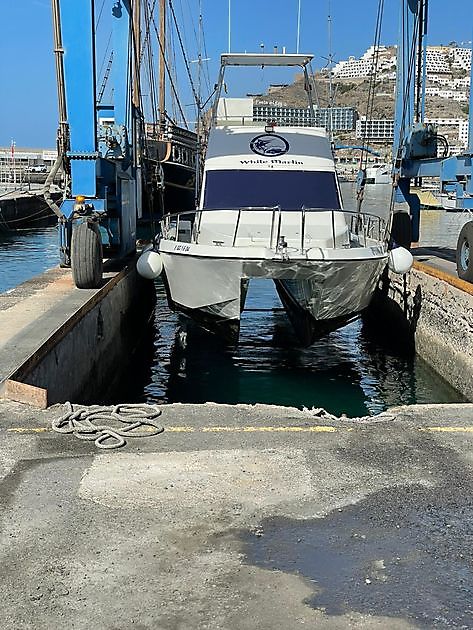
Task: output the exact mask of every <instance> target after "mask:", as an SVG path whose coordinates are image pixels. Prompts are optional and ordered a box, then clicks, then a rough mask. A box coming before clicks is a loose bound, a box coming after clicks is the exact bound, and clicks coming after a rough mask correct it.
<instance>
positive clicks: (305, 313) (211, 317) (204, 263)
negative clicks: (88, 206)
mask: <svg viewBox="0 0 473 630" xmlns="http://www.w3.org/2000/svg"><path fill="white" fill-rule="evenodd" d="M160 253H161V256H162V258H163V263H164V269H165V284H166V289H167V292H168V299H169V303H170V305H171V307H172V308H173V309H174V310H177V311H180V312H182V313H184V314H186V315H188V316H190V317H191V318H192V319H194V320H196V321H197V322H199V323H200V324H201V325H203V326H204V327H205V328H206V329H208V330H211V331H212V332H221V331H225V333H224V336H225V337H227V338H232V339H235V337H236V338H237V337H238V332H239V322H240V313H241V310H242V307H243V304H244V295H242V283H243V285H244V286H246V285H245V283H247V281H248V280H249V279H251V278H268V279H272V280H274V281H275V283H276V288H277V291H278V293H279V295H280V297H281V301H282V303H283V306H284V307H285V309H286V312H287V314H288V317H289V319H290V321H291V323H292V324H293V327H294V329H295V331H296V334H297V335H298V337H299V339H300V341H301V343H303V344H304V345H310V344H311V343H313V341H314V340H315V339H317V338H319V337H321V336H323V335H325V334H327V333H328V332H330V331H332V330H334V329H337V328H340V327H341V326H343V325H345V324H346V323H347V322H349V321H350V320H351V319H353V318H354V317H356V316H357V315H358V314H359V313H360V312H361V311H363V310H364V309H365V308H366V307H367V306H368V304H369V302H370V300H371V297H372V295H373V293H374V291H375V289H376V286H377V282H378V279H379V277H380V275H381V273H382V271H383V269H384V267H385V265H386V256H385V255H380V256H376V257H371V258H365V259H363V258H359V259H353V258H347V259H345V260H306V259H302V258H301V259H299V260H294V259H293V260H282V259H265V258H262V257H261V258H253V259H251V260H249V259H248V258H247V257H244V258H220V259H216V258H212V257H206V256H194V255H189V254H186V253H182V254H179V253H174V252H173V253H166V252H164V251H161V252H160Z"/></svg>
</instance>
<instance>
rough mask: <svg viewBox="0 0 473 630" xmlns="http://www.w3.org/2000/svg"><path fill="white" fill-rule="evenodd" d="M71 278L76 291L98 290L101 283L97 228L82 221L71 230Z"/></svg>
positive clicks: (100, 241)
mask: <svg viewBox="0 0 473 630" xmlns="http://www.w3.org/2000/svg"><path fill="white" fill-rule="evenodd" d="M71 267H72V278H73V280H74V284H75V285H76V287H77V288H78V289H98V288H99V287H100V285H101V282H102V273H103V254H102V239H101V238H100V230H99V226H98V224H97V223H96V222H95V221H82V222H81V223H78V224H77V225H75V226H74V227H73V229H72V243H71Z"/></svg>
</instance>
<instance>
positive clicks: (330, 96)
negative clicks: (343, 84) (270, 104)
mask: <svg viewBox="0 0 473 630" xmlns="http://www.w3.org/2000/svg"><path fill="white" fill-rule="evenodd" d="M327 1H328V16H327V26H328V60H327V61H328V65H327V67H328V121H327V122H328V133H329V137H330V140H331V141H332V142H333V128H332V127H333V124H332V123H333V120H332V114H333V112H332V108H333V100H334V94H333V81H332V69H333V52H332V6H331V1H330V0H327Z"/></svg>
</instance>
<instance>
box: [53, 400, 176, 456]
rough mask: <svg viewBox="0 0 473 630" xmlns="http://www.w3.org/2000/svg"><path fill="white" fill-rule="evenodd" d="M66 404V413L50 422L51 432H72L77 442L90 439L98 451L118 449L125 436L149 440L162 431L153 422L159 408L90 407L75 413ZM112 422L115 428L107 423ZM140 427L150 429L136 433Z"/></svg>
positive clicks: (129, 405)
mask: <svg viewBox="0 0 473 630" xmlns="http://www.w3.org/2000/svg"><path fill="white" fill-rule="evenodd" d="M66 405H67V406H68V411H67V412H66V413H65V414H64V415H62V416H61V417H60V418H58V419H56V420H53V421H52V423H51V427H52V429H53V431H56V433H72V435H74V436H75V437H77V438H79V439H80V440H90V441H92V440H93V441H94V442H95V446H97V447H98V448H103V449H112V448H120V447H121V446H125V444H126V440H125V437H128V438H130V437H149V436H152V435H158V434H159V433H162V432H163V431H164V427H163V426H161V425H159V424H157V422H156V418H158V417H159V416H160V415H161V413H162V412H161V409H160V408H159V407H158V405H146V404H120V405H111V406H108V407H102V406H100V405H91V406H90V407H79V408H78V409H76V410H75V411H74V408H73V406H72V404H71V403H70V402H67V403H66ZM113 421H115V423H116V424H115V425H112V424H110V422H113ZM140 427H151V429H145V430H143V431H139V430H138V429H139V428H140Z"/></svg>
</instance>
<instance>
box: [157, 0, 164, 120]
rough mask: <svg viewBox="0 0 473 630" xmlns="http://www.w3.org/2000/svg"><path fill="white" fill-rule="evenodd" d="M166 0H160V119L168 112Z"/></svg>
mask: <svg viewBox="0 0 473 630" xmlns="http://www.w3.org/2000/svg"><path fill="white" fill-rule="evenodd" d="M165 55H166V0H159V101H158V109H159V119H160V122H163V120H164V114H165V112H166V91H165V90H166V74H165V70H166V60H165Z"/></svg>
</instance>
